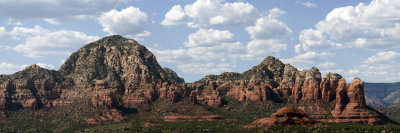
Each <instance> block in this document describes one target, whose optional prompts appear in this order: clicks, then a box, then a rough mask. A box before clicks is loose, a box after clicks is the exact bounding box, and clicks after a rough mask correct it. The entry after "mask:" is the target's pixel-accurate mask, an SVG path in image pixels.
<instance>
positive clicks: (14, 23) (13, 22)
mask: <svg viewBox="0 0 400 133" xmlns="http://www.w3.org/2000/svg"><path fill="white" fill-rule="evenodd" d="M4 23H5V24H6V25H12V26H22V25H24V24H23V23H22V22H20V21H14V20H13V19H11V18H9V19H7V20H6V21H4Z"/></svg>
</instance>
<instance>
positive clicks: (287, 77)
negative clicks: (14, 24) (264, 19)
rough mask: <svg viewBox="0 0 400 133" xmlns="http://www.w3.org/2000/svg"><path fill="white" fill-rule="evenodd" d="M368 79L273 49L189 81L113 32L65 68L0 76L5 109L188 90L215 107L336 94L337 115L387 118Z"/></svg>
mask: <svg viewBox="0 0 400 133" xmlns="http://www.w3.org/2000/svg"><path fill="white" fill-rule="evenodd" d="M363 84H364V83H363V82H362V81H360V80H359V79H355V80H354V81H353V82H352V83H351V84H348V85H346V81H345V80H344V79H343V78H342V76H340V75H339V74H333V73H329V74H327V75H325V77H324V78H322V76H321V73H320V72H319V70H318V69H317V68H315V67H313V68H311V69H310V70H304V71H299V70H297V69H296V68H295V67H293V66H292V65H290V64H284V63H283V62H281V61H280V60H278V59H276V58H275V57H272V56H269V57H267V58H265V59H264V60H263V61H262V62H261V63H260V64H259V65H257V66H254V67H252V68H251V69H249V70H248V71H245V72H243V73H235V72H225V73H222V74H220V75H208V76H206V77H204V78H203V79H201V80H199V81H197V82H195V83H192V84H186V83H184V80H183V79H182V78H180V77H178V76H177V74H176V73H175V72H174V71H172V70H171V69H168V68H162V67H161V66H160V65H159V64H158V62H157V60H156V57H155V56H154V55H153V54H152V53H151V52H150V51H148V50H147V48H146V47H144V46H142V45H140V44H138V43H137V42H136V41H134V40H131V39H126V38H124V37H122V36H118V35H115V36H109V37H105V38H103V39H100V40H98V41H95V42H93V43H89V44H87V45H85V46H84V47H82V48H81V49H79V50H78V51H77V52H75V53H73V54H72V55H71V56H70V57H69V58H68V59H67V60H66V61H65V63H64V64H63V65H62V66H61V68H60V70H59V71H51V70H46V69H43V68H40V67H39V66H37V65H32V66H30V67H27V68H26V69H25V70H23V71H20V72H17V73H15V74H12V75H6V76H0V109H2V110H4V109H18V108H31V109H38V108H42V107H48V108H51V107H53V106H63V105H69V104H70V103H72V102H80V101H76V100H79V99H86V100H87V101H90V103H91V104H92V105H93V106H103V107H108V108H113V109H115V108H120V107H123V108H136V107H138V106H140V105H142V104H149V103H152V102H153V101H155V100H157V99H167V100H169V101H170V102H179V101H181V100H182V99H183V98H188V100H189V101H190V103H191V104H206V105H208V106H212V107H216V108H217V107H221V106H223V105H224V103H223V101H224V97H232V98H234V99H237V100H239V101H251V102H255V103H262V102H265V101H274V102H280V103H281V102H287V101H288V100H294V101H293V102H294V103H302V102H309V103H317V102H319V101H324V102H327V103H329V102H332V101H334V100H336V107H335V109H334V110H333V111H332V116H333V118H334V119H333V121H336V122H364V123H374V122H382V121H383V118H382V117H381V116H380V115H378V113H376V112H374V111H371V110H369V109H368V108H367V106H366V104H365V99H364V90H363ZM313 106H314V105H313ZM315 106H319V105H318V104H316V105H315ZM316 108H317V107H316ZM328 112H329V111H328ZM360 112H361V113H360ZM354 119H357V120H354Z"/></svg>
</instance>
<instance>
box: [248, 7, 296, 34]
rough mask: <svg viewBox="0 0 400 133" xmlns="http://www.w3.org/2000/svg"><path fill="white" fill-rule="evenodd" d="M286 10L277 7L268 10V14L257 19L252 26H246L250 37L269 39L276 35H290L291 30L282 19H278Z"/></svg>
mask: <svg viewBox="0 0 400 133" xmlns="http://www.w3.org/2000/svg"><path fill="white" fill-rule="evenodd" d="M283 14H286V12H284V11H282V10H280V9H279V8H273V9H271V10H269V14H268V16H264V17H261V18H259V19H257V21H256V22H255V24H254V26H247V27H246V30H247V32H248V33H249V34H250V38H251V39H269V38H272V37H276V36H285V35H286V36H287V35H291V34H292V33H293V32H292V30H291V29H290V28H289V27H288V26H287V25H286V24H285V23H284V22H282V21H280V20H278V19H277V18H279V17H280V16H281V15H283Z"/></svg>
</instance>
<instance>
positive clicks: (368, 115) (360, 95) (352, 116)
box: [331, 78, 386, 124]
mask: <svg viewBox="0 0 400 133" xmlns="http://www.w3.org/2000/svg"><path fill="white" fill-rule="evenodd" d="M344 82H345V81H344V79H341V80H340V81H339V86H338V89H337V93H336V106H335V109H334V110H333V111H332V112H331V113H332V115H333V117H334V118H333V120H332V121H334V122H355V123H368V124H370V123H381V122H384V121H385V120H386V119H385V117H384V116H382V114H380V113H379V112H376V111H371V110H368V109H367V108H366V103H365V98H364V82H363V81H361V80H360V79H359V78H354V80H353V81H352V82H351V83H350V84H349V85H346V87H344Z"/></svg>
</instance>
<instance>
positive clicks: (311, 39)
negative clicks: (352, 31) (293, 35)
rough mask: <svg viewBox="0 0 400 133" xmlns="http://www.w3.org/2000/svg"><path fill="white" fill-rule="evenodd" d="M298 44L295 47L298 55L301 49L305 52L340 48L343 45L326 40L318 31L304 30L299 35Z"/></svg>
mask: <svg viewBox="0 0 400 133" xmlns="http://www.w3.org/2000/svg"><path fill="white" fill-rule="evenodd" d="M299 40H300V44H297V45H296V46H295V49H296V52H297V53H299V52H300V51H301V48H302V49H303V50H305V51H312V50H316V49H331V48H342V47H343V45H342V44H340V43H335V42H333V41H331V40H327V39H326V36H325V35H324V33H322V32H321V31H319V30H313V29H305V30H303V31H301V32H300V35H299Z"/></svg>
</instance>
